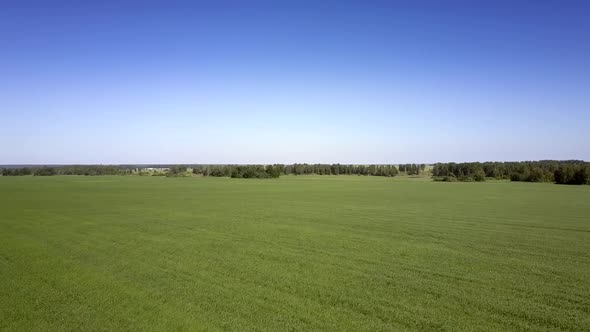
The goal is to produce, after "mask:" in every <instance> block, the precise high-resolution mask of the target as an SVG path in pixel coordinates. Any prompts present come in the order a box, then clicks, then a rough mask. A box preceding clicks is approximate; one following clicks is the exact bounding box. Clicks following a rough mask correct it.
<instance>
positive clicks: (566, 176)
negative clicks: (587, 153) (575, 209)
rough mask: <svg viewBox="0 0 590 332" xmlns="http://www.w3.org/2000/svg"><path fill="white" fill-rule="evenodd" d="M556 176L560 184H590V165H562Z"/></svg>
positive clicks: (556, 181)
mask: <svg viewBox="0 0 590 332" xmlns="http://www.w3.org/2000/svg"><path fill="white" fill-rule="evenodd" d="M554 176H555V183H559V184H590V163H585V164H566V165H561V166H559V168H558V169H557V170H556V171H555V173H554Z"/></svg>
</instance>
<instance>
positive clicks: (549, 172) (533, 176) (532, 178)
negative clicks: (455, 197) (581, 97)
mask: <svg viewBox="0 0 590 332" xmlns="http://www.w3.org/2000/svg"><path fill="white" fill-rule="evenodd" d="M589 165H590V163H587V162H584V161H579V160H564V161H557V160H541V161H523V162H484V163H437V164H435V165H434V168H433V170H432V176H433V177H434V179H435V180H442V181H483V180H485V178H493V179H506V180H508V179H509V180H511V181H526V182H555V183H560V184H585V183H588V175H587V174H589V173H590V172H589V171H588V167H589Z"/></svg>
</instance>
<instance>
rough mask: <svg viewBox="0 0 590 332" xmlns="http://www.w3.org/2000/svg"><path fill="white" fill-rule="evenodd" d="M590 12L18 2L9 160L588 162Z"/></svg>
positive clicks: (10, 71) (2, 159)
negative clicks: (573, 159) (572, 160)
mask: <svg viewBox="0 0 590 332" xmlns="http://www.w3.org/2000/svg"><path fill="white" fill-rule="evenodd" d="M91 2H94V3H91ZM484 3H485V4H484ZM589 17H590V2H589V1H580V2H574V1H505V2H504V1H463V2H456V1H431V2H430V1H404V2H397V1H383V2H378V1H357V2H346V1H333V2H329V1H292V2H284V1H267V2H257V1H211V2H198V1H186V2H175V1H161V2H159V3H158V2H153V1H136V2H131V1H112V2H109V1H69V2H59V1H39V2H31V1H11V0H4V1H1V2H0V164H23V163H37V164H45V163H273V162H282V163H292V162H312V163H315V162H327V163H332V162H340V163H399V162H436V161H486V160H498V161H504V160H537V159H572V158H575V159H585V160H590V19H589Z"/></svg>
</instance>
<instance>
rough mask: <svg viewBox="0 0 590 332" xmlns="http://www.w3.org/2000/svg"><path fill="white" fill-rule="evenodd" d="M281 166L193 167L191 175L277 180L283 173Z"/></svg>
mask: <svg viewBox="0 0 590 332" xmlns="http://www.w3.org/2000/svg"><path fill="white" fill-rule="evenodd" d="M283 168H284V166H283V165H280V164H275V165H266V166H265V165H195V166H193V173H194V174H200V175H203V176H215V177H232V178H245V179H250V178H257V179H262V178H278V177H279V176H280V175H281V174H282V173H283Z"/></svg>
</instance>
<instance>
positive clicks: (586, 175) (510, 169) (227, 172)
mask: <svg viewBox="0 0 590 332" xmlns="http://www.w3.org/2000/svg"><path fill="white" fill-rule="evenodd" d="M155 166H157V165H155ZM146 169H148V168H146V167H144V168H141V167H138V166H133V165H64V166H32V167H10V168H3V169H1V170H0V174H1V175H2V176H21V175H33V176H52V175H164V176H190V175H191V173H192V174H195V175H201V176H213V177H232V178H278V177H279V176H281V175H312V174H313V175H365V176H385V177H392V176H396V175H398V174H399V173H400V172H403V173H406V174H408V175H415V174H420V172H424V171H425V169H426V165H425V164H401V165H399V166H398V167H396V166H395V165H346V164H292V165H283V164H274V165H189V166H185V165H167V167H162V168H160V169H161V170H163V171H157V172H146V171H145V170H146ZM432 176H433V178H434V180H437V181H485V180H486V179H506V180H511V181H526V182H555V183H559V184H590V163H589V162H584V161H580V160H564V161H557V160H541V161H524V162H484V163H479V162H473V163H437V164H435V165H434V167H433V169H432Z"/></svg>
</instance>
